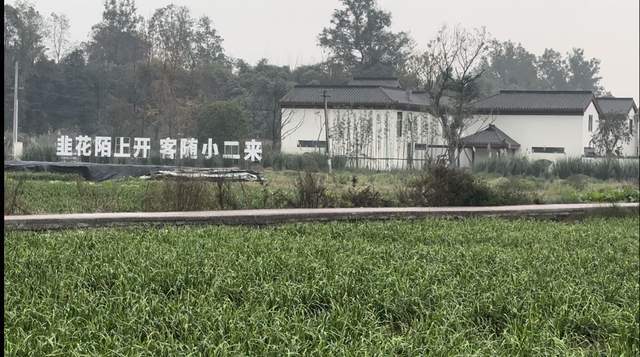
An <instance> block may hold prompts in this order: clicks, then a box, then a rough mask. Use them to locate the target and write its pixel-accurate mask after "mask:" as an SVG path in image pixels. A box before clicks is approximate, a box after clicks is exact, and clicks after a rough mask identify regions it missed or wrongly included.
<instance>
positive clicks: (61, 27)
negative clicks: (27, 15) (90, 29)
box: [48, 12, 70, 63]
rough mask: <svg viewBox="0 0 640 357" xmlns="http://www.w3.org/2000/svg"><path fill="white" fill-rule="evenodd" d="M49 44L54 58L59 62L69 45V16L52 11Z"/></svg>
mask: <svg viewBox="0 0 640 357" xmlns="http://www.w3.org/2000/svg"><path fill="white" fill-rule="evenodd" d="M48 20H49V44H50V46H51V47H50V51H51V54H52V57H53V60H54V61H55V62H56V63H58V62H60V60H61V59H62V57H63V56H64V55H65V52H66V51H67V47H68V45H69V28H70V25H69V18H68V17H67V15H65V14H56V13H55V12H52V13H51V14H50V15H49V19H48Z"/></svg>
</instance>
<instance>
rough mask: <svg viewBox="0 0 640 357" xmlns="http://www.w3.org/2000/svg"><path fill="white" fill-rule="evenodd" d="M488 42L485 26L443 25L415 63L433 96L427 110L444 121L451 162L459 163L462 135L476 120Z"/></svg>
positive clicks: (418, 75)
mask: <svg viewBox="0 0 640 357" xmlns="http://www.w3.org/2000/svg"><path fill="white" fill-rule="evenodd" d="M488 43H489V36H488V34H487V32H486V30H485V29H484V28H481V29H474V30H466V29H463V28H460V27H455V28H447V27H446V26H443V27H442V28H441V29H440V31H439V32H438V35H437V37H436V38H435V39H433V40H431V41H430V42H429V44H428V46H427V50H426V51H425V52H424V53H423V54H422V55H420V56H418V57H416V58H415V59H414V62H413V64H412V67H413V70H414V71H415V72H416V76H417V77H418V78H419V80H420V82H421V84H422V85H423V86H424V87H425V89H426V91H427V92H428V93H429V95H430V97H431V98H430V100H431V102H430V104H429V106H428V108H427V110H428V112H429V114H431V115H433V116H434V117H435V118H436V119H438V120H439V121H440V125H441V127H442V136H443V138H444V140H445V142H446V145H447V161H448V164H449V165H450V166H454V165H456V164H457V162H458V158H459V154H460V151H459V149H460V144H461V141H460V137H461V135H462V133H463V132H464V130H465V129H466V128H467V127H469V125H470V124H471V123H472V121H473V102H474V101H476V100H477V99H478V98H479V97H480V90H479V79H480V77H481V76H482V74H483V72H484V68H483V62H484V61H483V60H484V59H485V56H486V55H487V53H488V50H489V48H488Z"/></svg>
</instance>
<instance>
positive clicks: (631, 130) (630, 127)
mask: <svg viewBox="0 0 640 357" xmlns="http://www.w3.org/2000/svg"><path fill="white" fill-rule="evenodd" d="M629 132H630V133H631V135H633V119H629Z"/></svg>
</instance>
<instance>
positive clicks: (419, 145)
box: [415, 144, 427, 150]
mask: <svg viewBox="0 0 640 357" xmlns="http://www.w3.org/2000/svg"><path fill="white" fill-rule="evenodd" d="M415 149H416V150H427V144H416V146H415Z"/></svg>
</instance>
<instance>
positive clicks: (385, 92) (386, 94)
mask: <svg viewBox="0 0 640 357" xmlns="http://www.w3.org/2000/svg"><path fill="white" fill-rule="evenodd" d="M386 89H391V88H384V87H380V90H382V93H384V95H385V96H386V97H387V98H388V99H389V100H390V101H391V102H393V103H400V102H399V101H397V100H395V99H393V98H391V96H390V95H389V93H387V91H386ZM394 89H401V88H394Z"/></svg>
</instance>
